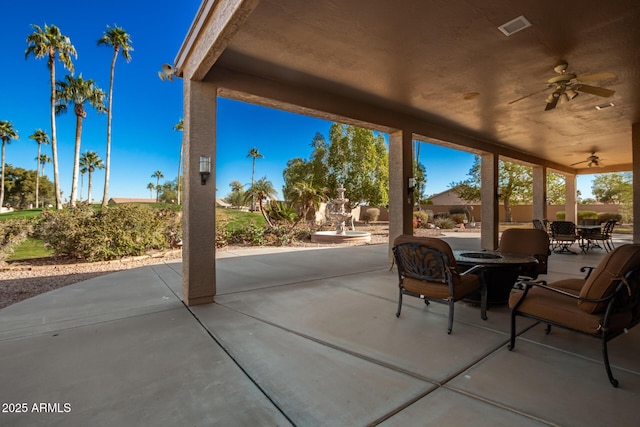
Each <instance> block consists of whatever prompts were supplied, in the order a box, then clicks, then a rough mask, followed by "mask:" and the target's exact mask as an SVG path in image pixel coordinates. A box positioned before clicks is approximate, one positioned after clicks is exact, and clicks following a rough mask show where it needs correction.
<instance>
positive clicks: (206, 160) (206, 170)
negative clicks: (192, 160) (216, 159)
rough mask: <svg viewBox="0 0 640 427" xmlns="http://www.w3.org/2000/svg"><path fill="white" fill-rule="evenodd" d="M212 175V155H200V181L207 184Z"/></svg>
mask: <svg viewBox="0 0 640 427" xmlns="http://www.w3.org/2000/svg"><path fill="white" fill-rule="evenodd" d="M209 175H211V157H204V156H200V183H201V184H202V185H205V184H206V182H207V179H208V178H209Z"/></svg>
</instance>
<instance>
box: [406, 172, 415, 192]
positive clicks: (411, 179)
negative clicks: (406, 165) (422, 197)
mask: <svg viewBox="0 0 640 427" xmlns="http://www.w3.org/2000/svg"><path fill="white" fill-rule="evenodd" d="M407 187H408V189H409V193H413V190H414V188H416V179H415V178H414V177H412V176H410V177H409V178H407Z"/></svg>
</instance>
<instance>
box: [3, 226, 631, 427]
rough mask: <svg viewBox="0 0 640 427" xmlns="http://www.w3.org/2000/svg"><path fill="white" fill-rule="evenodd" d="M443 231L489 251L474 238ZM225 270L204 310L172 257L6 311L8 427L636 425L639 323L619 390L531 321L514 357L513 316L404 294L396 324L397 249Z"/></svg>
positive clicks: (626, 342)
mask: <svg viewBox="0 0 640 427" xmlns="http://www.w3.org/2000/svg"><path fill="white" fill-rule="evenodd" d="M443 238H444V239H445V240H446V241H448V242H449V243H450V244H451V246H452V247H453V248H454V249H455V248H460V249H478V248H479V246H480V240H479V237H478V235H477V234H475V235H473V234H472V233H464V234H455V233H451V235H449V236H445V237H443ZM628 241H629V239H626V242H628ZM621 243H623V241H621V240H617V241H616V244H617V245H619V244H621ZM603 254H604V251H598V250H595V251H592V252H590V253H589V254H587V255H577V256H575V255H574V256H567V255H555V254H554V255H552V256H551V257H550V260H549V274H548V275H547V277H546V278H548V279H549V280H555V279H560V278H567V277H572V276H579V274H580V273H579V268H580V267H581V266H582V265H594V264H597V262H598V261H599V260H600V259H601V258H602V256H603ZM217 274H218V283H219V287H218V295H217V296H216V302H215V303H214V304H207V305H200V306H197V307H188V306H186V305H185V304H183V303H182V302H181V299H183V296H182V295H181V292H182V290H181V289H182V286H181V285H182V277H181V265H180V263H170V264H158V265H154V266H148V267H143V268H139V269H135V270H130V271H124V272H119V273H115V274H110V275H107V276H102V277H99V278H95V279H91V280H88V281H86V282H81V283H77V284H75V285H71V286H68V287H66V288H61V289H58V290H56V291H53V292H49V293H47V294H43V295H39V296H37V297H34V298H32V299H29V300H26V301H23V302H20V303H18V304H15V305H13V306H10V307H7V308H5V309H3V310H0V353H1V354H2V363H0V376H1V377H2V379H3V380H2V385H1V386H0V396H2V401H3V404H11V403H27V407H28V410H27V413H15V411H14V412H13V413H10V412H7V411H3V412H2V413H0V424H2V425H7V426H8V425H11V426H35V425H46V426H53V425H61V426H62V425H64V426H87V425H91V426H100V425H109V426H113V425H119V426H139V425H153V426H176V425H202V426H204V425H234V426H235V425H250V426H257V425H261V426H262V425H269V426H271V425H282V426H286V425H299V426H313V425H333V426H338V425H340V426H348V425H354V426H362V425H375V424H378V423H379V424H380V425H398V426H405V425H434V426H447V425H452V426H454V425H456V426H457V425H466V424H470V425H477V426H514V425H518V426H520V425H562V426H580V427H584V426H602V425H619V426H623V425H635V424H636V422H637V401H638V397H639V395H640V359H638V357H637V354H638V353H639V351H640V339H639V334H640V330H639V329H638V328H636V329H634V330H631V331H630V332H629V333H628V334H625V335H623V336H620V337H618V338H616V339H615V340H613V341H612V342H611V343H610V347H609V349H610V358H611V361H612V365H613V371H614V375H615V376H616V377H617V378H618V379H619V380H620V387H619V388H617V389H615V388H613V387H611V385H610V384H609V382H608V380H607V376H606V373H605V370H604V367H603V365H602V361H601V354H600V344H599V342H598V340H594V339H591V338H588V337H583V336H579V335H578V334H575V333H571V332H567V331H563V330H560V329H557V328H554V329H553V330H552V333H551V334H550V335H545V334H544V325H541V324H536V323H534V322H531V321H529V322H527V321H519V323H518V325H519V334H520V335H519V337H518V341H517V346H516V348H515V349H514V351H512V352H509V351H508V350H507V342H508V340H509V335H508V331H509V310H508V309H507V308H506V307H492V308H491V309H490V310H489V312H488V320H487V321H482V320H481V319H480V316H479V309H478V308H477V307H474V306H471V305H467V304H465V303H463V302H460V303H457V305H456V316H455V326H454V330H453V333H452V334H451V335H447V333H446V324H447V311H446V307H444V306H440V305H439V304H431V305H430V306H426V305H425V304H424V303H423V302H422V301H420V300H417V299H413V298H407V299H406V301H405V307H404V309H403V313H402V316H401V317H400V318H396V316H395V309H396V303H397V273H396V271H395V270H394V271H389V264H388V263H387V247H386V245H369V246H360V247H344V248H324V249H308V250H301V249H296V250H291V249H286V248H283V249H279V250H265V249H255V250H243V251H238V252H233V251H231V252H224V253H220V254H218V260H217ZM42 403H44V404H45V405H44V406H42V405H41V404H42ZM34 404H36V408H44V409H42V410H41V412H38V411H36V410H34V409H33V408H34V406H33V405H34ZM47 404H49V406H47ZM47 408H48V410H47ZM65 408H68V411H67V410H66V409H65Z"/></svg>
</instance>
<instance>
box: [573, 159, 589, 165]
mask: <svg viewBox="0 0 640 427" xmlns="http://www.w3.org/2000/svg"><path fill="white" fill-rule="evenodd" d="M590 161H591V160H583V161H581V162H575V163H571V164H570V165H569V166H575V165H579V164H581V163H587V162H590Z"/></svg>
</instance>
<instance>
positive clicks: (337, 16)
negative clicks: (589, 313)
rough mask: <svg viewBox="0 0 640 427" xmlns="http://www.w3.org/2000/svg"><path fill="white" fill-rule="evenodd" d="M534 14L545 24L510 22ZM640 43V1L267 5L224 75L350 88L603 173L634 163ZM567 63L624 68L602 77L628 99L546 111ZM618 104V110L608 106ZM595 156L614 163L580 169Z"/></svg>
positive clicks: (293, 0) (582, 68) (398, 108)
mask: <svg viewBox="0 0 640 427" xmlns="http://www.w3.org/2000/svg"><path fill="white" fill-rule="evenodd" d="M205 3H209V4H210V3H212V2H209V1H207V2H205ZM520 15H524V16H525V17H526V18H527V19H528V20H529V21H530V22H531V24H532V26H531V27H529V28H526V29H524V30H522V31H520V32H517V33H515V34H513V35H511V36H509V37H507V36H505V35H504V34H503V33H502V32H500V31H499V30H498V27H499V26H500V25H502V24H505V23H507V22H508V21H510V20H512V19H514V18H516V17H518V16H520ZM638 45H640V7H638V4H637V1H636V0H617V1H608V2H603V1H602V0H567V1H563V2H554V1H547V0H544V1H541V0H522V1H517V2H514V1H511V0H483V1H475V2H474V1H470V0H429V1H425V0H405V1H403V2H401V3H398V2H391V1H388V0H350V1H313V2H306V1H305V2H303V1H299V0H261V1H259V2H258V4H257V6H256V7H255V9H254V10H253V11H251V13H250V14H249V16H248V18H247V19H246V21H245V22H244V23H242V24H241V25H240V26H239V29H238V31H237V32H236V33H235V34H234V35H233V37H232V38H231V39H230V41H229V43H228V45H227V47H226V49H225V50H224V51H223V52H222V54H221V55H220V56H219V58H218V59H217V61H216V62H215V65H214V67H213V68H212V70H215V69H217V68H221V69H228V70H232V71H234V72H242V73H245V74H247V75H252V76H257V77H261V78H265V79H269V80H271V81H275V82H283V83H286V84H290V85H291V84H292V85H296V86H297V87H301V88H308V89H309V90H312V91H319V92H323V93H329V94H336V95H339V96H342V97H347V98H350V99H352V100H354V101H357V102H362V103H366V104H370V105H373V106H375V107H378V108H381V109H385V110H391V111H394V112H396V113H399V114H404V115H408V116H411V117H413V118H417V119H420V120H423V121H425V122H428V123H432V124H435V125H438V126H442V127H446V128H447V129H451V130H453V131H455V132H458V133H462V134H465V135H470V136H471V137H473V138H474V139H476V140H478V141H483V142H485V141H486V142H488V143H489V144H493V145H495V146H499V147H506V148H508V149H512V150H515V151H517V152H519V153H524V155H525V157H526V156H534V157H535V158H539V159H544V160H547V161H549V162H551V163H554V164H556V165H561V166H564V167H566V168H563V169H564V170H567V171H575V173H597V172H602V171H616V170H631V169H632V168H631V157H632V156H631V127H632V124H633V123H637V122H640V55H639V54H638ZM565 61H566V62H567V63H568V64H569V66H568V70H567V71H568V72H570V73H575V74H577V75H578V77H580V76H586V75H590V74H595V73H601V72H609V73H613V74H615V77H613V78H608V79H602V80H597V81H590V82H588V84H590V85H593V86H601V87H605V88H607V89H611V90H614V91H615V94H614V95H613V96H611V97H609V98H602V97H598V96H595V95H591V94H588V93H581V94H580V96H578V97H577V98H575V99H573V100H572V101H570V102H568V103H564V104H558V106H557V108H555V109H553V110H550V111H545V105H546V101H545V99H546V97H547V96H548V95H549V94H550V93H551V92H552V89H545V88H547V80H548V79H550V78H552V77H556V76H557V74H556V73H555V72H554V70H553V69H554V67H555V66H556V65H557V64H558V63H560V62H565ZM536 91H541V92H540V93H537V94H535V95H532V96H530V97H528V98H526V99H523V100H521V101H518V102H515V103H513V104H509V103H510V102H511V101H513V100H516V99H518V98H520V97H523V96H525V95H527V94H530V93H533V92H536ZM474 94H477V95H474ZM466 98H470V99H466ZM605 102H607V103H608V102H613V103H614V104H615V107H612V108H607V109H602V110H597V109H596V108H595V106H596V105H600V104H603V103H605ZM488 146H489V145H488ZM592 151H595V152H596V153H597V155H599V156H600V157H601V158H602V159H604V160H603V163H604V164H605V165H606V168H602V169H600V168H598V169H596V168H589V167H588V165H587V163H586V162H585V163H581V164H579V165H576V166H572V164H574V163H576V162H580V161H583V160H585V159H586V158H587V156H589V154H590V153H591V152H592ZM574 168H578V169H575V170H574Z"/></svg>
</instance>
